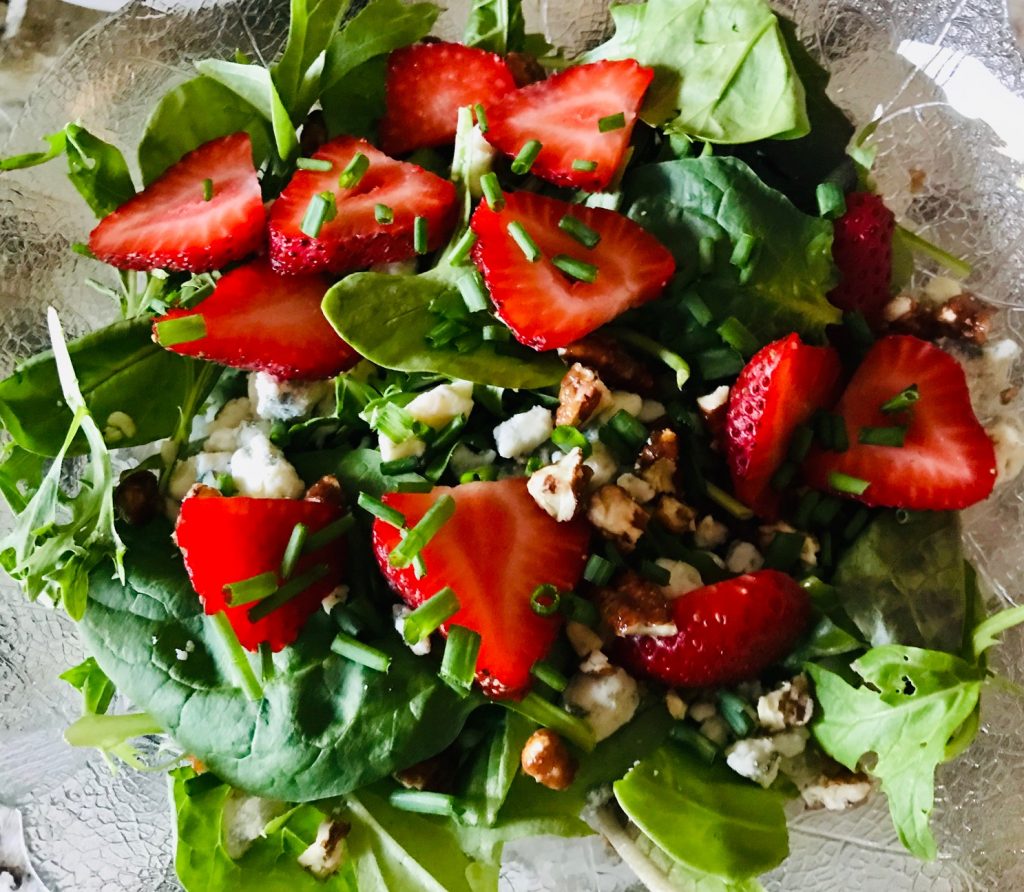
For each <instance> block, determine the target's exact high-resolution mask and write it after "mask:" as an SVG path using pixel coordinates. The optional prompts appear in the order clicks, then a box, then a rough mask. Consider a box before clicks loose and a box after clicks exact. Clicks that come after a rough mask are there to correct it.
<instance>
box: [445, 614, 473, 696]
mask: <svg viewBox="0 0 1024 892" xmlns="http://www.w3.org/2000/svg"><path fill="white" fill-rule="evenodd" d="M479 653H480V633H479V632H474V631H473V630H472V629H467V628H466V627H465V626H455V625H452V626H449V627H448V641H447V642H445V646H444V657H443V658H442V659H441V669H440V671H439V672H438V675H440V676H441V680H442V681H443V682H444V683H445V684H447V685H448V686H449V687H451V688H453V689H454V690H455V691H457V692H459V693H461V694H468V693H469V691H470V689H471V688H472V687H473V678H474V677H475V676H476V658H477V656H478V655H479Z"/></svg>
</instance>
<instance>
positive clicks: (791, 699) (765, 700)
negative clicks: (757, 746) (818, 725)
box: [757, 675, 814, 731]
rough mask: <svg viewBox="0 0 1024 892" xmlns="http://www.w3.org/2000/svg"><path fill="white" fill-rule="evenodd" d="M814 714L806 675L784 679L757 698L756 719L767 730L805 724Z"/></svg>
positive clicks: (777, 729)
mask: <svg viewBox="0 0 1024 892" xmlns="http://www.w3.org/2000/svg"><path fill="white" fill-rule="evenodd" d="M813 715H814V701H813V700H812V699H811V692H810V687H809V685H808V683H807V676H805V675H798V676H796V677H795V678H793V679H791V680H790V681H785V682H783V683H782V684H781V685H779V686H778V687H777V688H775V689H774V690H771V691H769V692H768V693H767V694H764V695H762V696H761V697H759V698H758V700H757V720H758V722H759V723H760V725H761V727H762V728H765V729H766V730H768V731H785V730H786V729H787V728H795V727H800V726H803V725H806V724H807V723H808V722H809V721H810V720H811V718H812V716H813Z"/></svg>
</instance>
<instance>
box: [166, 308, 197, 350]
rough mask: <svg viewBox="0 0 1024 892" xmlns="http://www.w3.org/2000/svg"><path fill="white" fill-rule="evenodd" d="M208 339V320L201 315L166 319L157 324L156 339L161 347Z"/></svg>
mask: <svg viewBox="0 0 1024 892" xmlns="http://www.w3.org/2000/svg"><path fill="white" fill-rule="evenodd" d="M205 337H206V320H205V319H204V318H203V317H202V316H199V315H196V316H179V317H178V318H176V319H164V320H163V321H162V322H158V323H157V324H156V339H157V341H159V343H160V346H161V347H174V346H176V345H177V344H189V343H191V342H192V341H198V340H199V339H200V338H205Z"/></svg>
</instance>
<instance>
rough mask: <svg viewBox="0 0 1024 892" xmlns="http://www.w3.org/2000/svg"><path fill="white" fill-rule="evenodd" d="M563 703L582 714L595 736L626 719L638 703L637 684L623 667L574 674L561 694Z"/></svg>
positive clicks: (607, 734) (608, 733) (614, 728)
mask: <svg viewBox="0 0 1024 892" xmlns="http://www.w3.org/2000/svg"><path fill="white" fill-rule="evenodd" d="M562 696H563V699H564V701H565V704H566V706H568V707H569V708H570V709H572V710H573V711H575V712H577V713H580V714H582V716H583V718H584V719H585V720H586V722H587V724H588V725H590V727H591V729H593V731H594V736H595V737H596V738H597V739H598V740H604V739H605V738H606V737H610V736H611V735H612V734H614V733H615V732H616V731H618V730H619V728H621V727H622V726H623V725H625V724H626V723H627V722H629V720H630V719H632V718H633V715H634V714H635V713H636V710H637V707H638V706H639V705H640V688H639V687H638V686H637V683H636V681H635V680H634V679H633V678H632V676H630V675H629V674H628V673H627V672H626V671H625V670H624V669H618V668H616V669H613V670H612V671H610V672H604V673H601V674H599V675H586V674H584V673H580V674H578V675H575V676H574V677H573V679H572V681H570V682H569V686H568V687H567V688H566V689H565V693H564V694H563V695H562Z"/></svg>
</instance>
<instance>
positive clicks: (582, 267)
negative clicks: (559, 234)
mask: <svg viewBox="0 0 1024 892" xmlns="http://www.w3.org/2000/svg"><path fill="white" fill-rule="evenodd" d="M551 262H552V263H553V264H554V265H555V266H557V267H558V268H559V269H560V270H561V271H562V272H563V273H565V274H566V275H567V276H569V277H570V278H573V279H578V280H579V281H581V282H587V283H592V282H596V281H597V267H596V266H594V264H592V263H586V262H585V261H583V260H576V258H574V257H569V256H568V255H566V254H556V255H555V256H554V257H552V258H551Z"/></svg>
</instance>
